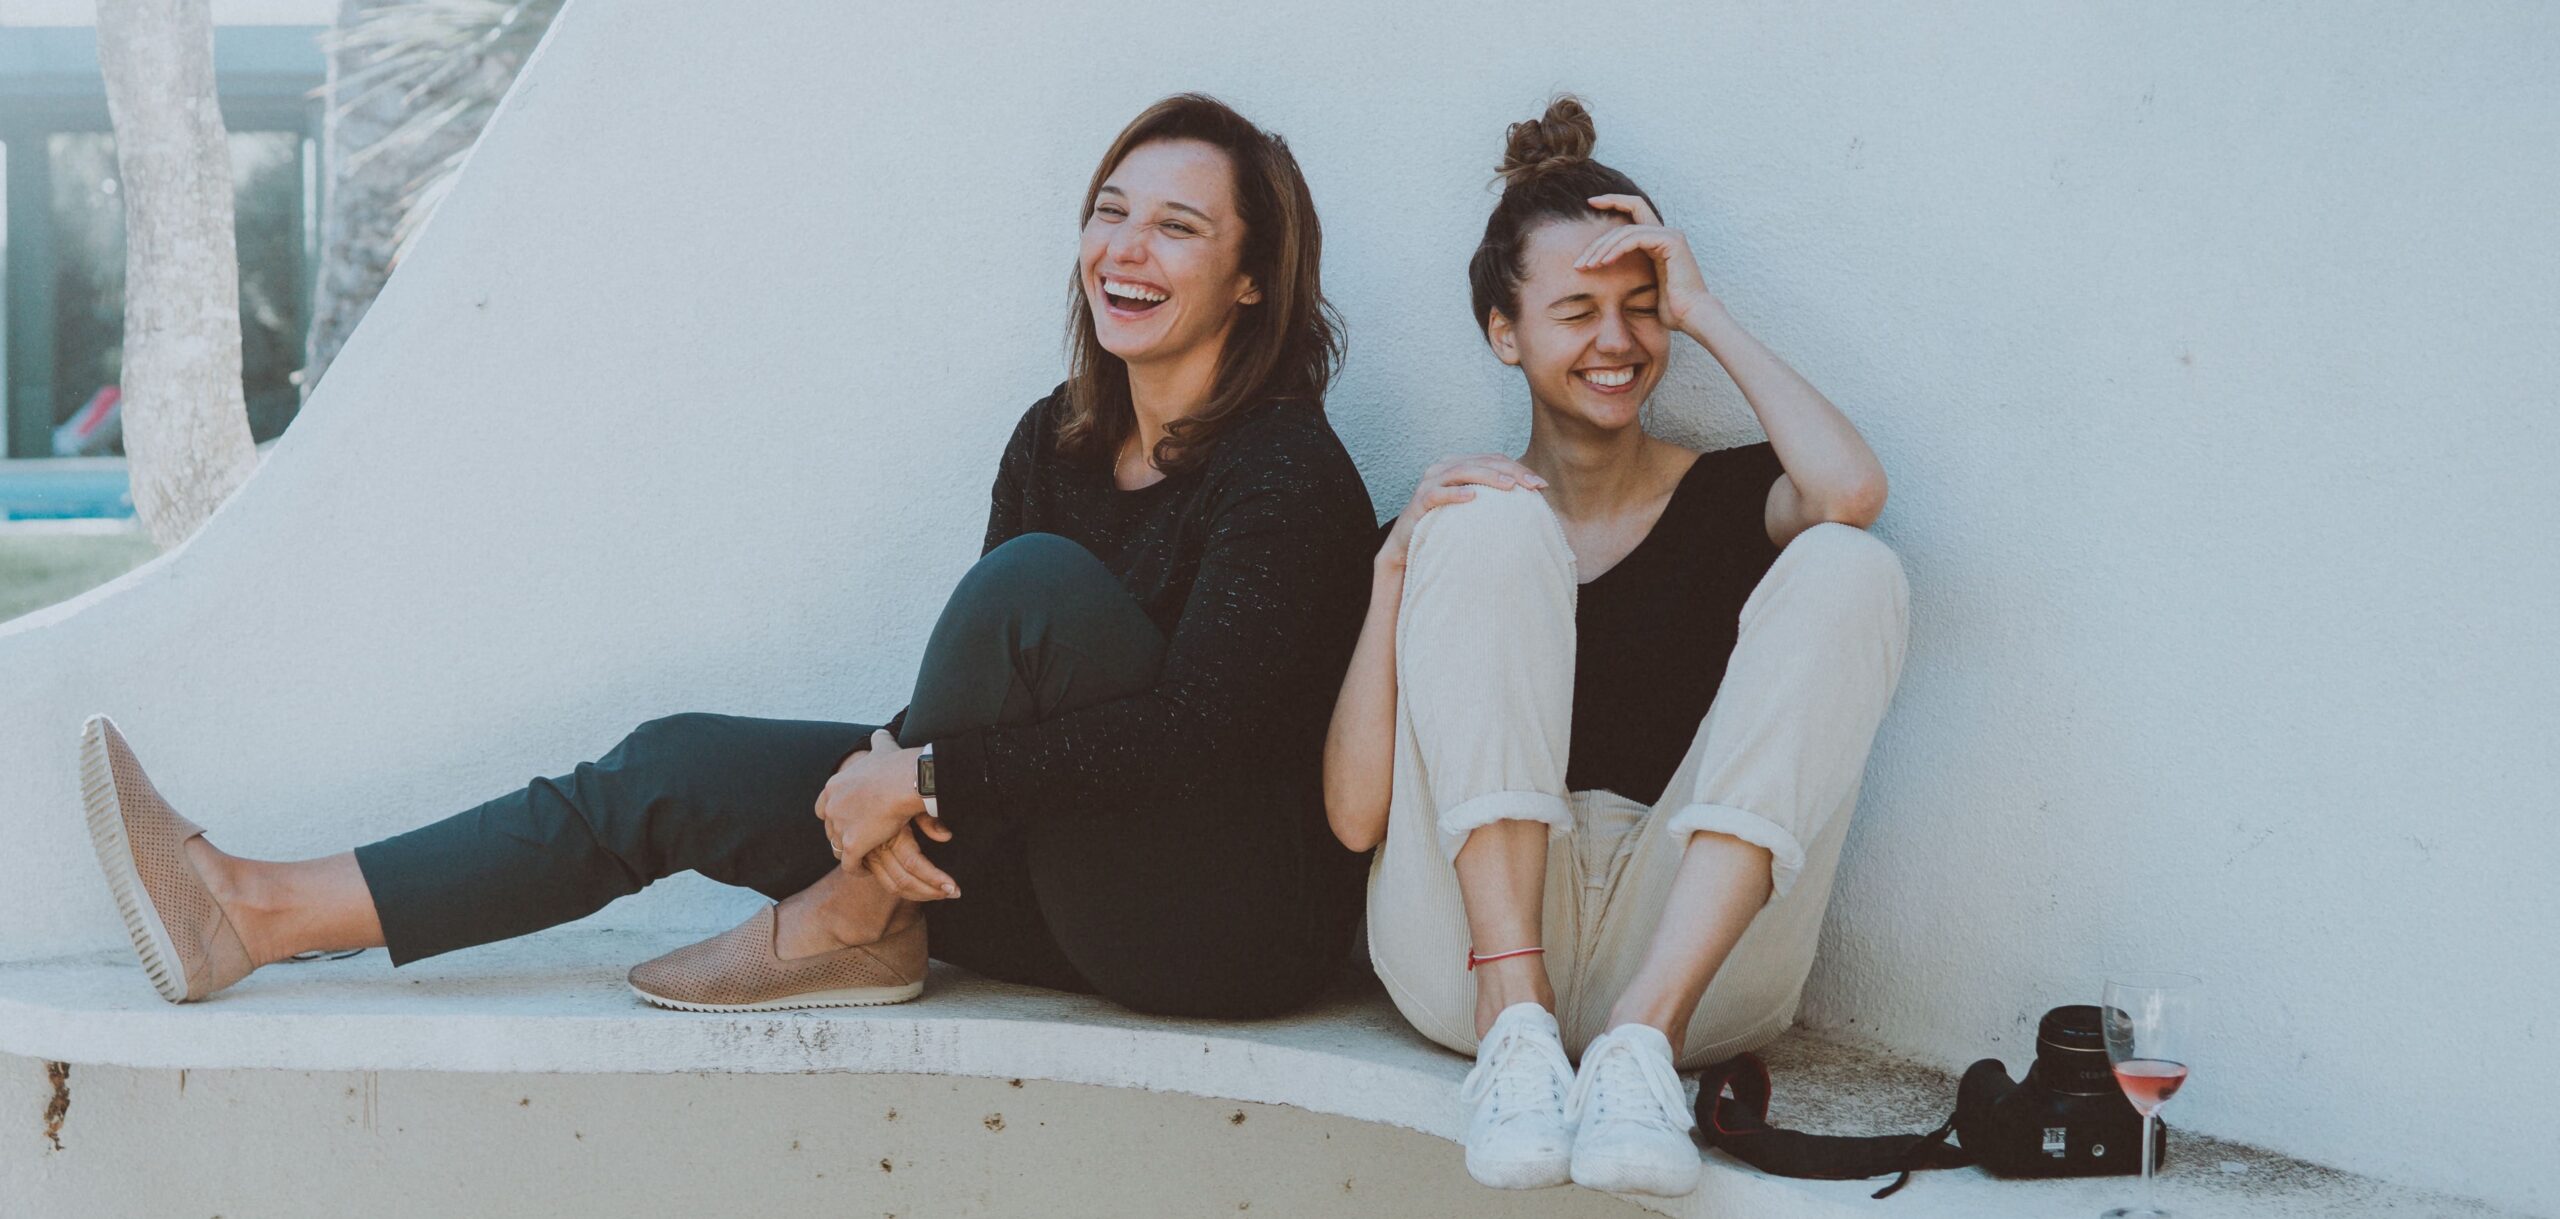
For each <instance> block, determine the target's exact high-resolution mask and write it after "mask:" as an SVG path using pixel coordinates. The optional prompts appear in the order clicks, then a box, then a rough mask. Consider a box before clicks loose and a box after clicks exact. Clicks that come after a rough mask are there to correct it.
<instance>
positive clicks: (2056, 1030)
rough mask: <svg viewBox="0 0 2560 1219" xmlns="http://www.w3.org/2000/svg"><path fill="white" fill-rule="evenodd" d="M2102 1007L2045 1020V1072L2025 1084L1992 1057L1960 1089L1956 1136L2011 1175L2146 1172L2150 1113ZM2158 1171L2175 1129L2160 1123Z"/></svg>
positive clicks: (2041, 1060)
mask: <svg viewBox="0 0 2560 1219" xmlns="http://www.w3.org/2000/svg"><path fill="white" fill-rule="evenodd" d="M2098 1019H2099V1015H2098V1008H2097V1007H2096V1005H2094V1004H2088V1003H2074V1004H2069V1005H2066V1006H2063V1007H2057V1008H2055V1009H2053V1010H2052V1011H2049V1012H2046V1013H2045V1014H2044V1020H2043V1021H2042V1022H2041V1023H2039V1024H2038V1025H2037V1026H2036V1065H2034V1066H2033V1067H2030V1068H2028V1070H2027V1077H2026V1079H2025V1080H2023V1081H2017V1082H2012V1081H2011V1080H2010V1078H2009V1068H2008V1067H2007V1066H2006V1065H2005V1064H2003V1063H2002V1062H2001V1061H2000V1060H1999V1059H1997V1058H1985V1059H1983V1060H1982V1061H1980V1062H1977V1063H1975V1064H1973V1065H1972V1066H1971V1067H1968V1068H1966V1069H1965V1073H1964V1081H1963V1082H1962V1083H1961V1084H1959V1085H1957V1088H1956V1118H1955V1124H1956V1137H1957V1138H1958V1139H1960V1140H1962V1141H1963V1143H1964V1149H1965V1151H1966V1152H1968V1153H1970V1154H1971V1155H1972V1156H1973V1157H1974V1158H1975V1159H1976V1160H1977V1161H1979V1162H1980V1163H1981V1164H1982V1166H1983V1167H1985V1168H1988V1169H1990V1170H1991V1171H1993V1172H1995V1173H1998V1174H1999V1175H2001V1176H2004V1177H2102V1176H2113V1175H2116V1174H2118V1173H2124V1174H2132V1173H2138V1172H2140V1171H2142V1114H2140V1113H2139V1112H2136V1111H2135V1110H2134V1107H2133V1102H2131V1101H2129V1100H2126V1099H2125V1097H2124V1090H2123V1089H2122V1088H2121V1087H2119V1086H2117V1084H2116V1079H2115V1072H2114V1069H2113V1068H2111V1067H2109V1066H2108V1065H2107V1041H2106V1034H2105V1032H2104V1031H2103V1030H2102V1029H2101V1028H2100V1027H2099V1024H2098ZM2151 1146H2152V1156H2153V1159H2152V1166H2153V1168H2154V1169H2157V1168H2159V1167H2162V1166H2164V1165H2166V1164H2167V1163H2168V1149H2169V1128H2168V1127H2167V1126H2166V1125H2165V1124H2162V1123H2159V1122H2157V1121H2155V1122H2154V1123H2153V1130H2152V1143H2151Z"/></svg>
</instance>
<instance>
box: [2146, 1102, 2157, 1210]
mask: <svg viewBox="0 0 2560 1219" xmlns="http://www.w3.org/2000/svg"><path fill="white" fill-rule="evenodd" d="M2142 1204H2143V1205H2144V1206H2146V1207H2149V1208H2150V1209H2152V1210H2154V1211H2157V1210H2159V1209H2160V1192H2159V1190H2158V1188H2157V1187H2155V1186H2153V1185H2152V1184H2151V1115H2150V1114H2148V1113H2145V1114H2143V1115H2142Z"/></svg>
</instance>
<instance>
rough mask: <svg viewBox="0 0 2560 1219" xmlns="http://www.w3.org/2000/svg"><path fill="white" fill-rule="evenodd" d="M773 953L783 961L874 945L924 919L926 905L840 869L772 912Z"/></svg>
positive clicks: (782, 903)
mask: <svg viewBox="0 0 2560 1219" xmlns="http://www.w3.org/2000/svg"><path fill="white" fill-rule="evenodd" d="M774 917H775V920H776V922H775V926H774V945H773V947H774V953H775V955H777V956H780V957H781V958H782V959H783V960H786V961H788V960H793V959H795V958H799V957H807V956H815V955H817V954H819V953H822V952H834V951H836V950H837V949H840V948H850V947H852V946H853V945H856V944H875V943H878V942H879V941H880V940H881V939H882V938H883V937H885V936H888V935H890V934H891V933H893V932H899V931H904V930H906V929H907V928H908V927H911V926H914V925H915V922H916V920H918V919H920V918H923V917H924V907H922V906H920V905H917V904H916V903H914V902H910V901H907V900H905V899H903V898H900V897H899V896H897V895H896V894H894V893H891V892H889V891H888V890H886V889H883V888H881V887H880V885H879V882H877V881H874V880H872V879H871V878H870V877H869V876H868V875H857V874H855V873H852V872H848V871H846V870H844V869H843V868H837V869H835V870H833V871H831V872H828V873H827V874H826V876H825V877H823V878H821V879H820V880H819V881H818V883H816V884H813V885H811V886H809V887H808V888H806V889H802V890H801V891H799V892H798V893H794V894H792V895H791V896H789V897H786V898H784V899H782V901H781V903H780V905H779V908H778V909H776V910H775V912H774Z"/></svg>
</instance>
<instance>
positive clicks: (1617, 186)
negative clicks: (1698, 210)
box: [1467, 93, 1662, 330]
mask: <svg viewBox="0 0 2560 1219" xmlns="http://www.w3.org/2000/svg"><path fill="white" fill-rule="evenodd" d="M1599 139H1600V131H1599V128H1598V127H1597V126H1596V125H1595V124H1594V123H1593V122H1592V121H1591V112H1590V111H1589V110H1587V109H1585V108H1583V105H1582V99H1581V98H1578V97H1575V96H1574V95H1572V94H1570V93H1561V94H1558V95H1556V97H1555V98H1554V99H1553V100H1550V101H1549V102H1548V103H1547V109H1546V113H1544V114H1541V115H1539V116H1538V117H1536V118H1533V119H1524V120H1522V121H1520V122H1517V123H1513V124H1511V127H1510V129H1509V130H1508V131H1507V132H1505V133H1504V137H1503V145H1502V163H1501V164H1499V165H1497V166H1495V167H1494V173H1495V174H1496V175H1498V176H1499V177H1500V179H1501V182H1502V199H1501V201H1500V202H1497V203H1495V204H1494V205H1493V215H1492V216H1490V217H1487V218H1486V220H1485V222H1484V240H1483V241H1481V242H1479V243H1477V245H1476V253H1475V257H1474V258H1472V259H1469V260H1468V262H1467V286H1468V288H1469V290H1470V293H1471V295H1473V296H1474V298H1475V300H1474V304H1475V311H1476V327H1477V329H1480V330H1481V329H1483V328H1484V326H1485V325H1486V323H1487V322H1489V321H1490V320H1491V319H1492V317H1493V312H1494V310H1496V309H1499V310H1501V311H1502V313H1503V315H1504V316H1506V317H1516V316H1518V315H1519V312H1520V280H1521V279H1522V278H1523V277H1524V276H1525V275H1526V274H1527V269H1526V268H1525V267H1523V266H1521V264H1520V258H1521V255H1523V254H1524V253H1526V252H1527V250H1528V244H1529V235H1530V234H1531V233H1533V232H1535V231H1537V228H1538V226H1540V225H1542V224H1545V223H1547V222H1548V221H1551V220H1579V219H1582V218H1583V217H1585V216H1599V215H1612V214H1615V213H1604V212H1601V211H1599V210H1598V209H1596V208H1593V207H1592V206H1591V203H1590V200H1591V197H1592V196H1594V195H1634V196H1635V197H1637V198H1639V199H1642V200H1644V201H1645V203H1646V205H1647V206H1651V205H1652V204H1653V198H1652V197H1651V196H1649V195H1647V194H1645V193H1644V188H1642V187H1640V186H1637V185H1636V184H1635V180H1634V179H1632V178H1629V177H1628V176H1626V175H1625V174H1622V173H1619V172H1618V171H1617V170H1614V169H1611V168H1609V167H1608V166H1606V165H1603V164H1601V163H1600V162H1598V161H1595V160H1593V159H1591V146H1592V145H1593V144H1596V143H1598V142H1599ZM1661 211H1662V209H1661V208H1659V207H1656V208H1654V213H1655V214H1656V215H1660V214H1661Z"/></svg>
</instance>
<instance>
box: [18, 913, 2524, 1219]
mask: <svg viewBox="0 0 2560 1219" xmlns="http://www.w3.org/2000/svg"><path fill="white" fill-rule="evenodd" d="M684 938H686V937H684V936H681V935H675V934H671V933H656V932H632V931H612V930H602V931H599V930H587V929H568V930H563V931H558V932H553V933H550V934H547V935H541V936H534V937H530V938H527V939H523V940H518V941H514V942H511V943H504V944H494V945H490V946H487V947H484V948H479V949H474V950H472V951H470V952H464V953H457V954H454V955H452V956H449V957H444V958H439V959H437V960H433V961H428V962H424V963H421V964H418V965H415V966H411V967H409V968H406V969H402V970H398V971H393V970H391V969H388V968H386V967H385V966H384V963H383V960H382V958H381V956H380V955H379V954H367V955H366V956H363V957H358V958H355V959H351V960H346V961H332V962H314V963H309V964H301V965H293V966H285V967H279V968H273V969H269V970H265V971H263V972H261V973H260V974H258V975H257V976H255V977H252V978H251V979H249V980H248V981H247V982H244V983H243V984H241V985H240V986H239V987H237V988H235V989H233V990H231V991H229V992H226V993H224V994H223V995H221V996H220V997H218V998H216V999H214V1000H212V1001H210V1002H206V1003H201V1004H195V1005H191V1006H187V1007H175V1006H172V1005H169V1004H167V1003H164V1002H162V1001H161V1000H160V999H159V997H158V996H157V995H155V994H154V993H153V992H152V990H151V988H150V986H149V984H148V983H147V982H145V981H144V980H143V977H142V975H141V973H140V971H138V970H137V969H136V968H134V965H133V962H132V959H131V957H130V955H129V954H125V953H115V954H95V955H89V956H82V957H74V958H66V959H60V960H51V961H37V962H17V963H7V964H0V1053H5V1054H16V1055H23V1056H26V1057H31V1058H45V1059H55V1060H61V1061H67V1062H76V1063H105V1064H113V1065H119V1066H130V1067H145V1068H194V1069H222V1068H252V1069H255V1068H270V1069H285V1070H301V1071H332V1070H339V1071H343V1070H364V1071H466V1072H525V1073H596V1074H655V1073H667V1072H714V1073H806V1072H848V1073H858V1074H869V1075H929V1076H930V1075H945V1076H970V1077H979V1078H996V1079H1007V1078H1010V1079H1039V1080H1049V1081H1055V1082H1061V1083H1079V1084H1096V1085H1102V1086H1107V1087H1119V1088H1134V1089H1142V1090H1147V1091H1157V1092H1173V1093H1182V1094H1187V1095H1194V1096H1207V1097H1217V1098H1222V1099H1227V1100H1237V1101H1251V1102H1258V1103H1263V1104H1277V1105H1289V1106H1294V1107H1297V1108H1301V1109H1306V1110H1309V1111H1312V1112H1316V1113H1325V1114H1333V1115H1337V1116H1342V1117H1347V1118H1352V1119H1355V1120H1359V1121H1364V1122H1376V1123H1382V1124H1386V1125H1393V1126H1401V1127H1405V1128H1408V1129H1412V1130H1418V1131H1421V1132H1423V1133H1426V1134H1431V1135H1436V1136H1438V1137H1441V1138H1446V1139H1451V1140H1455V1139H1456V1138H1458V1137H1459V1136H1460V1135H1461V1134H1462V1132H1463V1131H1464V1129H1465V1113H1464V1110H1463V1109H1462V1108H1461V1107H1460V1105H1459V1103H1458V1101H1457V1086H1458V1082H1459V1080H1460V1079H1461V1078H1462V1077H1463V1076H1464V1075H1465V1074H1466V1070H1467V1065H1468V1064H1467V1061H1466V1060H1465V1059H1462V1058H1460V1057H1458V1056H1457V1055H1454V1054H1451V1053H1448V1052H1447V1051H1444V1050H1442V1049H1440V1048H1439V1047H1437V1046H1434V1045H1432V1044H1430V1043H1428V1042H1426V1041H1424V1040H1423V1039H1422V1038H1421V1037H1420V1036H1418V1035H1416V1034H1415V1033H1413V1032H1412V1031H1411V1030H1409V1029H1408V1028H1406V1027H1405V1025H1404V1023H1403V1021H1402V1020H1401V1019H1400V1018H1399V1017H1398V1016H1397V1015H1396V1013H1395V1010H1394V1008H1393V1007H1392V1006H1391V1005H1390V1004H1388V1002H1387V1001H1386V999H1385V997H1384V996H1383V995H1382V994H1380V993H1378V992H1376V991H1375V990H1374V988H1373V987H1369V986H1363V985H1359V984H1346V985H1345V987H1344V988H1343V989H1342V990H1341V991H1339V992H1338V993H1336V994H1334V995H1332V996H1329V997H1328V998H1326V999H1325V1000H1324V1001H1322V1002H1320V1003H1318V1004H1316V1005H1315V1006H1313V1007H1311V1008H1309V1009H1308V1010H1306V1011H1303V1012H1299V1013H1296V1014H1293V1015H1290V1016H1287V1017H1283V1018H1279V1019H1274V1020H1264V1021H1222V1020H1169V1019H1160V1018H1155V1017H1149V1016H1142V1015H1138V1014H1135V1013H1132V1012H1129V1011H1126V1010H1124V1009H1121V1008H1118V1007H1115V1006H1113V1005H1111V1004H1109V1003H1106V1002H1103V1001H1101V1000H1098V999H1092V998H1086V997H1080V996H1074V995H1062V994H1058V993H1055V992H1051V991H1043V990H1036V989H1032V988H1028V987H1019V986H1008V985H1005V984H1002V983H996V982H990V981H987V980H985V979H983V978H979V977H976V976H974V975H970V974H968V973H965V972H962V971H959V970H954V969H948V968H943V967H939V966H937V967H936V970H935V972H934V974H933V977H932V981H931V983H930V986H929V989H928V990H927V991H926V993H925V997H924V998H923V999H921V1000H919V1001H917V1002H915V1003H910V1004H905V1005H901V1006H897V1007H884V1008H867V1009H864V1008H855V1009H837V1010H833V1011H828V1012H823V1013H818V1012H812V1013H782V1014H764V1015H746V1016H728V1015H703V1014H691V1013H678V1012H666V1011H660V1010H658V1009H655V1008H651V1007H648V1006H646V1005H644V1004H642V1003H640V1002H639V1001H638V1000H637V999H635V998H633V997H632V996H631V994H630V992H629V991H628V990H627V989H625V987H624V985H623V981H622V974H623V970H624V969H625V968H626V966H627V963H628V962H632V961H638V960H643V959H646V958H647V957H649V956H652V955H655V954H657V953H659V952H662V951H665V950H666V949H667V948H669V947H672V946H673V945H674V944H675V943H677V942H679V941H681V940H682V939H684ZM1763 1054H1764V1055H1765V1056H1766V1057H1768V1058H1769V1059H1770V1061H1771V1064H1772V1066H1773V1068H1774V1070H1775V1072H1776V1074H1777V1078H1778V1080H1779V1084H1778V1094H1779V1095H1778V1104H1779V1108H1778V1110H1777V1112H1776V1113H1775V1114H1774V1117H1775V1119H1776V1120H1777V1121H1779V1122H1780V1123H1781V1124H1784V1125H1793V1126H1797V1127H1800V1128H1804V1129H1812V1130H1835V1131H1839V1132H1842V1133H1880V1132H1885V1131H1892V1130H1914V1129H1923V1128H1926V1127H1927V1126H1929V1125H1932V1124H1934V1123H1935V1122H1936V1121H1937V1119H1938V1118H1939V1117H1941V1116H1943V1107H1944V1106H1945V1105H1947V1104H1948V1103H1950V1100H1951V1098H1952V1097H1953V1096H1954V1095H1955V1085H1954V1081H1953V1079H1952V1078H1950V1077H1949V1076H1947V1075H1946V1074H1944V1073H1943V1072H1940V1071H1937V1070H1934V1069H1931V1068H1928V1067H1924V1066H1920V1065H1917V1064H1913V1063H1910V1062H1907V1061H1904V1060H1901V1059H1897V1058H1892V1057H1890V1056H1887V1055H1883V1054H1878V1053H1874V1052H1872V1051H1867V1050H1863V1049H1859V1048H1856V1047H1853V1046H1847V1045H1842V1044H1838V1043H1834V1042H1828V1041H1824V1040H1822V1039H1820V1038H1817V1037H1814V1036H1812V1035H1810V1034H1807V1033H1803V1032H1796V1033H1791V1034H1789V1035H1788V1036H1786V1037H1784V1038H1781V1039H1780V1040H1779V1041H1778V1042H1776V1043H1775V1044H1773V1045H1771V1046H1769V1047H1766V1048H1765V1049H1764V1050H1763ZM2179 1140H2180V1141H2179V1142H2178V1144H2177V1146H2176V1148H2175V1151H2174V1155H2175V1158H2176V1163H2175V1167H2174V1171H2173V1173H2172V1174H2171V1175H2170V1176H2169V1177H2167V1178H2166V1179H2164V1181H2163V1182H2162V1193H2163V1195H2164V1200H2166V1201H2168V1202H2169V1203H2170V1205H2171V1206H2172V1208H2173V1209H2178V1210H2180V1211H2181V1213H2193V1214H2198V1215H2211V1214H2232V1215H2249V1216H2253V1217H2255V1216H2271V1217H2280V1216H2294V1215H2300V1216H2312V1215H2321V1216H2366V1215H2373V1216H2380V1215H2406V1214H2423V1215H2432V1216H2463V1217H2476V1219H2494V1217H2496V1216H2500V1215H2502V1214H2504V1212H2499V1211H2495V1210H2491V1209H2488V1208H2485V1207H2480V1206H2476V1205H2473V1204H2469V1203H2463V1202H2459V1201H2455V1200H2451V1199H2447V1198H2442V1197H2438V1196H2434V1195H2428V1194H2422V1193H2418V1192H2416V1191H2411V1190H2406V1189H2401V1188H2397V1187H2393V1186H2389V1185H2385V1184H2382V1183H2380V1182H2376V1181H2372V1180H2368V1179H2365V1178H2360V1177H2353V1176H2349V1175H2347V1174H2344V1173H2339V1172H2335V1171H2332V1170H2329V1169H2324V1168H2320V1167H2317V1166H2314V1165H2309V1164H2304V1163H2302V1162H2299V1161H2295V1160H2289V1159H2285V1158H2283V1157H2280V1156H2276V1155H2274V1154H2272V1153H2268V1152H2263V1151H2259V1150H2256V1149H2254V1148H2248V1147H2243V1146H2240V1145H2237V1144H2230V1143H2223V1142H2219V1141H2216V1140H2210V1139H2203V1138H2198V1137H2194V1136H2188V1135H2184V1134H2182V1135H2180V1136H2179ZM1878 1184H1880V1182H1873V1181H1870V1182H1856V1181H1845V1182H1823V1181H1792V1180H1785V1179H1780V1178H1773V1177H1767V1176H1763V1175H1762V1174H1760V1173H1758V1172H1756V1171H1753V1170H1751V1169H1749V1168H1747V1167H1744V1166H1742V1165H1741V1164H1739V1163H1737V1162H1735V1161H1732V1160H1730V1159H1727V1158H1725V1157H1723V1156H1722V1155H1721V1154H1719V1153H1708V1171H1707V1174H1706V1177H1705V1180H1704V1182H1703V1183H1702V1184H1701V1185H1700V1187H1699V1189H1698V1191H1697V1192H1696V1193H1694V1194H1692V1195H1690V1196H1689V1197H1687V1198H1682V1199H1672V1200H1662V1199H1634V1200H1635V1201H1639V1202H1642V1203H1645V1204H1646V1205H1648V1206H1651V1207H1653V1209H1655V1210H1658V1211H1660V1212H1661V1213H1664V1214H1671V1215H1689V1216H1701V1217H1703V1216H1708V1215H1736V1214H1745V1215H1751V1216H1754V1217H1755V1219H1789V1217H1793V1216H1804V1217H1808V1219H1813V1217H1830V1216H1846V1215H1852V1214H1873V1213H1874V1211H1873V1210H1872V1208H1873V1207H1874V1205H1875V1204H1874V1203H1873V1202H1872V1201H1871V1200H1870V1199H1869V1198H1868V1194H1869V1193H1871V1192H1872V1191H1873V1190H1874V1189H1875V1188H1876V1186H1877V1185H1878ZM2130 1189H2131V1183H2130V1182H2128V1181H2123V1180H2105V1181H2042V1182H2019V1181H1999V1180H1995V1179H1993V1178H1991V1177H1988V1176H1986V1175H1984V1174H1982V1173H1980V1172H1977V1171H1972V1170H1966V1171H1960V1172H1941V1173H1932V1174H1927V1175H1926V1176H1924V1177H1922V1178H1921V1179H1920V1180H1918V1181H1915V1182H1914V1183H1913V1184H1912V1185H1911V1186H1910V1187H1909V1188H1907V1189H1906V1190H1905V1191H1904V1192H1903V1193H1902V1194H1900V1195H1897V1196H1896V1198H1895V1199H1894V1207H1895V1211H1896V1213H1898V1214H1903V1215H1916V1216H1928V1217H1937V1216H1945V1217H1947V1219H1954V1217H1956V1216H2004V1215H2019V1216H2024V1215H2075V1214H2095V1213H2097V1212H2098V1211H2099V1210H2101V1209H2104V1208H2105V1207H2106V1206H2108V1205H2111V1204H2113V1203H2115V1202H2117V1201H2120V1200H2122V1199H2124V1198H2126V1197H2128V1196H2130Z"/></svg>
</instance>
